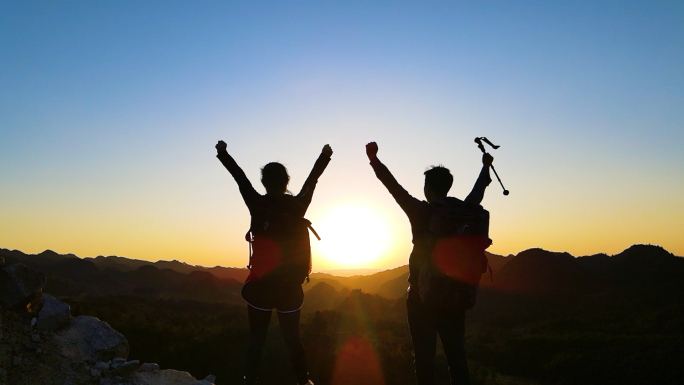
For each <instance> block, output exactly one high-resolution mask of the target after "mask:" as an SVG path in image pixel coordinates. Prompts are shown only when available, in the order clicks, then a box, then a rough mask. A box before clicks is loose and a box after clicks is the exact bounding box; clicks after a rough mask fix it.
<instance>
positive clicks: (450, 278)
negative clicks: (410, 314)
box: [418, 199, 492, 309]
mask: <svg viewBox="0 0 684 385" xmlns="http://www.w3.org/2000/svg"><path fill="white" fill-rule="evenodd" d="M430 207H431V209H432V212H431V214H430V223H429V226H428V230H427V233H426V239H427V244H428V250H429V255H428V256H427V258H426V260H425V261H423V263H422V265H421V269H420V273H419V277H418V291H419V295H420V299H421V302H423V304H425V305H426V306H428V307H431V308H435V309H454V308H462V309H471V308H472V307H473V306H475V300H476V296H477V287H478V285H479V283H480V278H481V277H482V274H484V273H485V272H486V271H487V270H488V269H489V271H490V274H491V267H489V263H488V261H487V257H486V256H485V253H484V251H485V250H486V249H487V248H488V247H489V246H490V245H491V244H492V240H491V239H490V238H489V212H488V211H487V210H485V209H484V208H483V207H482V206H480V205H475V204H471V203H465V202H461V201H459V200H456V199H450V200H448V201H446V202H445V201H441V202H432V203H431V204H430Z"/></svg>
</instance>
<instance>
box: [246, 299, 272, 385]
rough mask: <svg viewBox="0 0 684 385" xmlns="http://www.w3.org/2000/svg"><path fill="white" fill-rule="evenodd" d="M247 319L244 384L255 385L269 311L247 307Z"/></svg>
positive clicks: (269, 319)
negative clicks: (247, 341)
mask: <svg viewBox="0 0 684 385" xmlns="http://www.w3.org/2000/svg"><path fill="white" fill-rule="evenodd" d="M247 317H248V318H249V344H248V346H247V363H246V367H245V383H246V384H247V385H253V384H256V380H257V373H258V372H259V364H260V363H261V351H262V349H263V347H264V344H265V343H266V335H267V333H268V324H269V322H270V321H271V311H266V310H258V309H255V308H253V307H251V306H249V305H247Z"/></svg>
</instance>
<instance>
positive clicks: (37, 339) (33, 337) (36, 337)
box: [31, 334, 40, 342]
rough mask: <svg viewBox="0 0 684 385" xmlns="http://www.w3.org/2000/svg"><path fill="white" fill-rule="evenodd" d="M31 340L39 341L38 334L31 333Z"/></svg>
mask: <svg viewBox="0 0 684 385" xmlns="http://www.w3.org/2000/svg"><path fill="white" fill-rule="evenodd" d="M31 341H33V342H40V334H31Z"/></svg>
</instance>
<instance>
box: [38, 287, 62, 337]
mask: <svg viewBox="0 0 684 385" xmlns="http://www.w3.org/2000/svg"><path fill="white" fill-rule="evenodd" d="M69 321H71V308H70V307H69V305H67V304H65V303H64V302H62V301H59V300H57V299H56V298H55V297H53V296H51V295H50V294H44V295H43V308H42V309H40V312H38V318H37V320H36V328H38V329H41V330H50V331H55V330H58V329H61V328H63V327H65V326H67V325H69Z"/></svg>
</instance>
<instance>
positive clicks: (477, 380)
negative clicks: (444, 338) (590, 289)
mask: <svg viewBox="0 0 684 385" xmlns="http://www.w3.org/2000/svg"><path fill="white" fill-rule="evenodd" d="M671 299H674V298H671ZM668 302H669V301H668V299H666V298H663V299H662V301H656V302H649V303H644V302H640V301H614V300H613V299H610V298H604V299H595V301H594V302H592V303H586V302H571V301H568V302H557V303H552V302H549V301H547V300H539V299H534V300H531V299H529V298H519V297H514V296H510V295H502V294H498V293H491V292H490V293H486V292H484V293H482V295H481V297H480V304H479V305H480V308H478V309H477V310H476V311H473V312H472V313H471V314H469V317H468V325H467V331H466V333H467V338H468V349H469V358H470V368H471V376H472V378H473V383H474V384H535V383H538V384H647V383H650V384H676V383H679V381H680V380H681V378H682V375H683V374H684V372H683V370H684V369H682V368H684V330H683V329H682V320H683V319H684V305H682V303H681V301H679V302H669V303H668ZM71 305H72V308H73V311H74V313H75V314H78V313H79V312H80V313H83V314H91V315H94V316H96V317H98V318H101V319H103V320H105V321H107V322H109V323H110V324H111V325H112V326H113V327H114V328H115V329H117V330H119V331H120V332H122V333H123V334H124V335H125V336H127V337H128V340H129V342H130V346H131V357H135V358H137V359H140V360H143V361H146V362H157V363H159V364H160V365H161V366H162V368H175V369H179V370H186V371H189V372H190V373H192V374H193V375H195V376H197V377H199V378H202V377H204V376H205V375H207V374H214V375H216V376H217V383H218V384H238V383H240V374H241V370H242V366H243V364H244V361H243V353H244V350H245V346H246V336H247V320H246V311H245V309H244V307H243V306H235V305H223V304H218V305H217V304H207V303H202V302H192V301H173V300H151V299H143V298H136V297H110V298H84V299H81V300H79V301H73V302H71ZM404 318H405V317H404V304H403V300H388V299H383V298H380V297H377V296H372V295H367V294H362V293H360V292H358V291H356V292H352V293H351V294H350V297H349V298H348V299H347V301H346V302H345V303H344V304H343V305H342V306H341V308H340V310H339V311H323V312H311V313H308V314H305V315H304V316H303V322H302V338H303V341H304V344H305V346H306V348H307V352H308V355H309V366H310V372H311V377H312V379H314V380H315V382H316V384H321V385H328V384H343V383H359V384H360V383H365V384H383V383H384V384H397V385H401V384H413V383H415V382H414V378H413V370H412V369H413V367H412V362H411V340H410V336H409V334H408V328H407V325H406V322H405V319H404ZM287 357H288V356H287V350H286V347H285V345H284V343H283V341H282V339H281V338H280V335H279V330H278V327H277V319H276V317H273V319H272V328H271V330H270V333H269V341H268V342H267V345H266V349H265V353H264V361H263V362H264V363H263V371H262V373H263V375H262V378H263V380H264V382H263V383H265V384H292V379H293V378H294V377H293V373H292V372H291V369H290V367H289V361H288V358H287ZM437 371H438V373H439V374H440V376H439V378H440V379H441V380H440V381H441V382H440V384H447V383H448V381H447V378H448V376H447V368H446V361H445V359H444V357H443V356H439V357H438V367H437ZM359 378H360V379H365V381H358V382H357V379H359Z"/></svg>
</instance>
